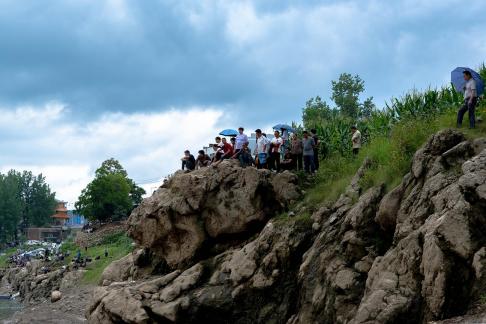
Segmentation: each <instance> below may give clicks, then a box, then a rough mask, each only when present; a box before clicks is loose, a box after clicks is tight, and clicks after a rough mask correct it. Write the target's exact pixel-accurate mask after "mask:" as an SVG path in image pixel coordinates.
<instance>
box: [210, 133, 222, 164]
mask: <svg viewBox="0 0 486 324" xmlns="http://www.w3.org/2000/svg"><path fill="white" fill-rule="evenodd" d="M214 140H215V141H216V144H213V150H214V156H213V159H212V161H211V163H214V162H216V161H219V160H221V156H222V155H223V146H224V145H223V143H222V142H221V137H219V136H216V138H215V139H214Z"/></svg>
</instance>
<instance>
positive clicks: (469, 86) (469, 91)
mask: <svg viewBox="0 0 486 324" xmlns="http://www.w3.org/2000/svg"><path fill="white" fill-rule="evenodd" d="M477 96H478V93H477V91H476V81H474V79H473V78H470V79H469V80H468V81H467V82H466V87H465V90H464V98H465V99H468V98H473V97H477Z"/></svg>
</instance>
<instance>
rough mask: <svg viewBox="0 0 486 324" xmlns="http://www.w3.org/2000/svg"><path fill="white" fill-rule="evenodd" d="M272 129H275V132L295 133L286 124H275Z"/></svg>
mask: <svg viewBox="0 0 486 324" xmlns="http://www.w3.org/2000/svg"><path fill="white" fill-rule="evenodd" d="M273 129H276V130H281V129H286V130H287V131H288V132H289V133H294V132H295V129H293V128H292V126H289V125H287V124H277V125H275V126H273Z"/></svg>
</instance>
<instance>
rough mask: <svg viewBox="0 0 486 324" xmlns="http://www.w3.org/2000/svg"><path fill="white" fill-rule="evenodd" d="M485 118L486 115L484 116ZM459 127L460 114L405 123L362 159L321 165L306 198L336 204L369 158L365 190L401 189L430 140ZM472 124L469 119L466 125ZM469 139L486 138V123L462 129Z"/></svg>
mask: <svg viewBox="0 0 486 324" xmlns="http://www.w3.org/2000/svg"><path fill="white" fill-rule="evenodd" d="M482 115H483V116H484V115H485V114H484V111H483V112H482ZM455 123H456V111H455V110H450V111H449V112H447V113H445V114H443V115H441V116H438V117H437V118H433V119H430V120H412V121H403V122H400V123H398V124H397V125H395V126H394V128H393V130H392V132H391V134H390V136H389V137H378V138H374V139H372V141H371V142H370V143H369V144H368V145H366V146H365V147H363V148H362V150H361V152H360V154H359V156H358V157H356V158H353V157H343V156H337V155H336V156H332V157H330V158H328V159H325V160H323V161H322V162H321V165H320V169H319V172H318V175H317V178H316V184H315V186H314V187H313V188H311V189H310V190H309V191H308V192H307V195H306V198H305V199H306V203H307V205H308V206H316V207H318V206H319V205H322V204H330V203H332V202H334V201H335V200H336V199H337V198H338V197H339V195H340V194H341V193H342V192H344V189H345V188H346V186H347V185H348V184H349V182H350V180H351V178H352V177H353V175H354V174H355V173H356V171H357V170H358V168H359V167H360V165H361V163H362V162H363V160H364V159H365V157H369V158H371V160H372V161H373V167H372V168H371V169H370V170H369V171H368V172H367V173H366V175H365V177H364V179H363V185H364V187H365V188H369V187H371V186H374V185H377V184H380V183H384V184H385V185H386V188H387V190H390V189H392V188H394V187H395V186H396V185H398V184H399V183H400V181H401V179H402V177H403V176H404V175H405V174H406V173H407V172H408V171H409V168H410V164H411V160H412V157H413V154H414V153H415V151H416V150H417V149H418V148H419V147H421V146H422V145H423V144H424V142H425V141H426V140H427V138H428V137H429V136H430V135H432V134H434V133H435V132H437V131H438V130H441V129H445V128H451V127H453V126H454V125H455ZM467 124H468V119H467V117H466V118H465V121H464V125H467ZM461 131H463V132H464V133H465V134H466V136H468V137H469V138H475V137H481V136H486V121H483V122H481V123H477V128H476V129H474V130H469V129H468V128H467V127H463V128H462V129H461Z"/></svg>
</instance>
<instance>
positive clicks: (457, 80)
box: [451, 67, 484, 96]
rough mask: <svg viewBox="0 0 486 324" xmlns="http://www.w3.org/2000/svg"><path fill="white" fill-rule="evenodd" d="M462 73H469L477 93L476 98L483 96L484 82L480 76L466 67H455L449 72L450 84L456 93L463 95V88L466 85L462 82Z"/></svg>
mask: <svg viewBox="0 0 486 324" xmlns="http://www.w3.org/2000/svg"><path fill="white" fill-rule="evenodd" d="M464 71H469V72H471V75H472V77H473V79H474V80H475V81H476V89H477V92H478V96H480V95H481V94H483V92H484V82H483V80H482V79H481V76H480V75H479V74H478V73H477V72H476V71H474V70H472V69H470V68H467V67H457V68H455V69H454V70H453V71H452V72H451V82H452V85H453V86H454V88H455V89H456V91H458V92H462V93H464V87H465V85H466V81H465V80H464V75H463V74H462V73H463V72H464Z"/></svg>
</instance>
